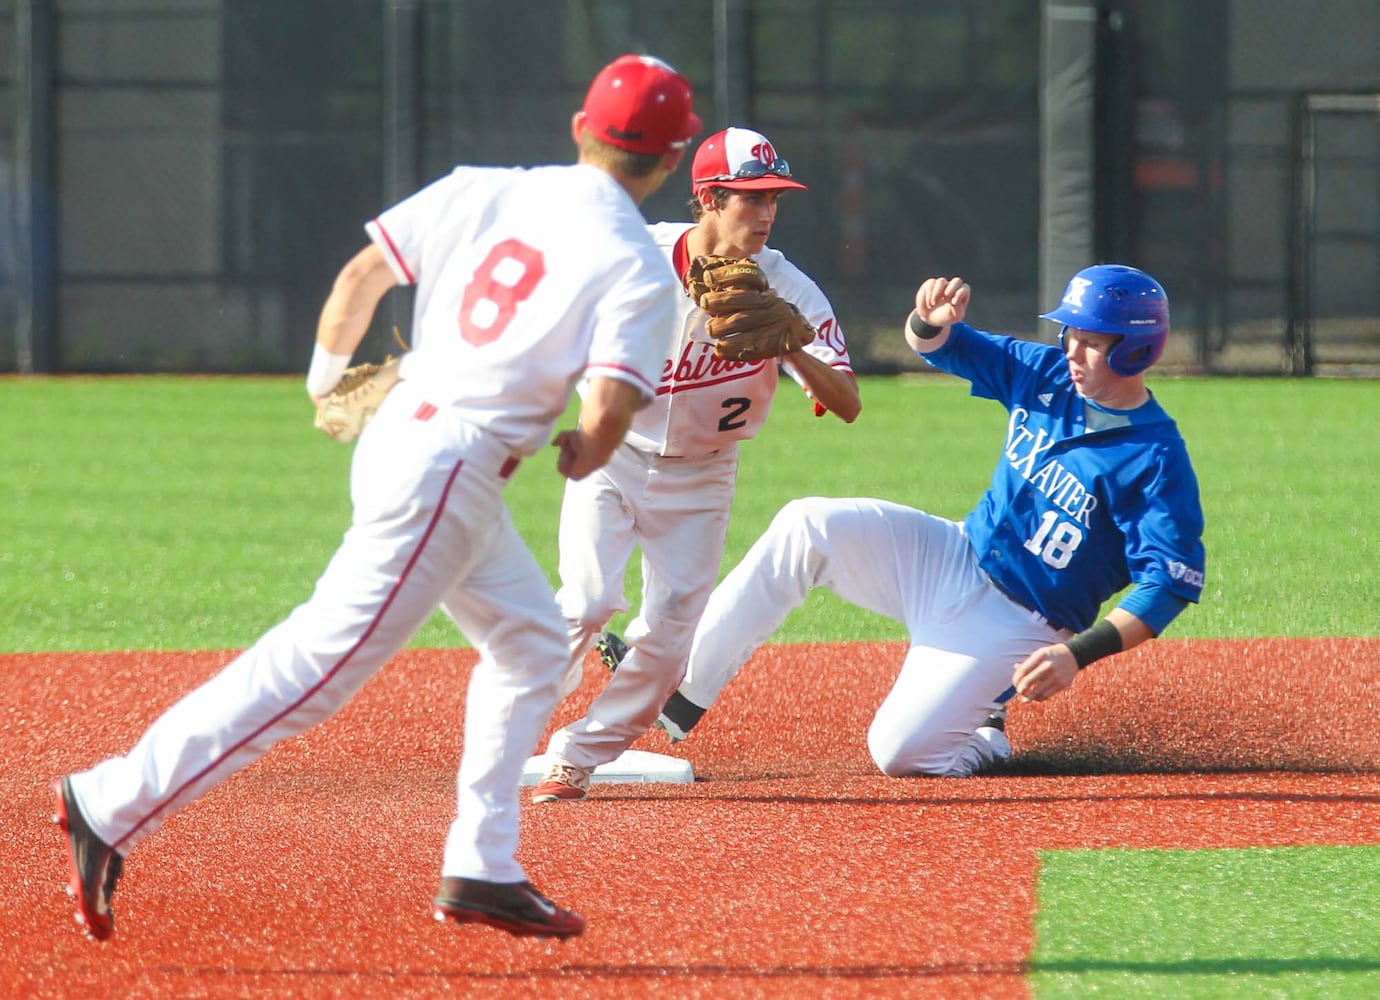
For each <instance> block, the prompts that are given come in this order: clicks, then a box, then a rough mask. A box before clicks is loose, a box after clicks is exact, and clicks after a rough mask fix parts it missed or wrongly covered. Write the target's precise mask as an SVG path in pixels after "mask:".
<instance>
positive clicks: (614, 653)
mask: <svg viewBox="0 0 1380 1000" xmlns="http://www.w3.org/2000/svg"><path fill="white" fill-rule="evenodd" d="M594 651H595V652H596V653H598V654H599V662H600V663H602V664H603V665H604V666H605V667H606V668H607V669H608V672H609V673H613V672H614V671H615V670H617V669H618V664H620V663H622V662H623V657H625V656H627V655H628V644H627V643H626V642H624V641H623V639H622V637H621V636H618V635H615V634H614V633H613V632H600V633H599V638H598V639H596V640H594Z"/></svg>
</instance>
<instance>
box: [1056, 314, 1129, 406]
mask: <svg viewBox="0 0 1380 1000" xmlns="http://www.w3.org/2000/svg"><path fill="white" fill-rule="evenodd" d="M1120 339H1121V338H1120V337H1118V336H1116V335H1115V334H1111V333H1089V332H1088V331H1087V330H1075V329H1074V328H1073V327H1069V328H1068V329H1067V330H1065V331H1064V357H1066V358H1068V362H1069V375H1070V377H1072V379H1073V384H1074V387H1075V388H1077V390H1078V394H1079V395H1080V396H1082V397H1083V398H1084V399H1091V400H1092V401H1093V402H1094V403H1098V402H1103V401H1105V400H1106V399H1107V398H1108V397H1109V396H1111V395H1114V394H1116V393H1118V392H1119V391H1120V389H1121V387H1122V385H1123V383H1124V381H1125V380H1124V379H1123V378H1122V377H1121V376H1120V375H1118V374H1117V373H1116V372H1114V371H1112V369H1111V368H1110V367H1109V366H1108V364H1107V355H1108V354H1110V353H1111V350H1112V348H1113V347H1115V346H1116V345H1117V341H1119V340H1120Z"/></svg>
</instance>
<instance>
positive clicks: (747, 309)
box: [685, 257, 815, 361]
mask: <svg viewBox="0 0 1380 1000" xmlns="http://www.w3.org/2000/svg"><path fill="white" fill-rule="evenodd" d="M685 284H686V287H687V288H688V289H689V292H690V297H691V298H692V299H694V301H695V304H696V305H697V306H699V307H700V308H701V309H703V310H704V311H705V312H706V313H708V314H709V322H708V323H707V324H706V327H707V329H708V331H709V336H710V337H712V338H713V340H714V354H715V356H716V357H720V358H724V359H725V360H728V361H762V360H765V359H766V358H777V357H780V356H781V355H783V354H791V353H793V352H795V351H798V350H800V349H801V348H802V347H804V346H805V345H806V344H808V343H810V342H811V341H813V340H814V339H815V329H814V327H812V326H811V325H810V324H809V323H808V322H806V320H805V317H804V316H802V315H801V314H800V310H799V309H797V308H796V307H795V306H793V305H792V304H791V303H789V302H787V301H786V300H785V299H783V298H781V296H779V295H777V294H776V292H774V291H772V290H771V288H770V287H768V284H767V278H766V275H765V274H763V273H762V269H761V267H759V266H758V264H757V262H756V261H755V260H753V259H752V258H751V257H741V258H734V257H696V258H695V259H694V260H693V261H692V262H691V264H690V268H689V270H688V271H687V272H686V276H685Z"/></svg>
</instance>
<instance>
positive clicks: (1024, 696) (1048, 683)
mask: <svg viewBox="0 0 1380 1000" xmlns="http://www.w3.org/2000/svg"><path fill="white" fill-rule="evenodd" d="M1077 676H1078V661H1077V660H1075V659H1074V658H1073V654H1072V653H1070V652H1069V648H1068V647H1067V646H1065V645H1064V644H1063V643H1062V642H1061V643H1057V644H1055V645H1053V646H1042V647H1041V648H1039V649H1037V650H1035V652H1033V653H1031V654H1030V655H1029V656H1027V657H1026V658H1025V659H1024V660H1022V661H1021V662H1020V663H1018V664H1016V671H1015V674H1014V675H1013V676H1012V679H1011V680H1012V683H1013V684H1014V685H1015V686H1016V694H1018V695H1019V696H1020V698H1021V700H1022V701H1044V700H1045V699H1046V698H1053V697H1054V696H1055V695H1056V694H1058V693H1059V692H1060V691H1062V690H1064V689H1065V688H1066V687H1068V686H1069V685H1070V684H1072V683H1073V681H1074V678H1076V677H1077Z"/></svg>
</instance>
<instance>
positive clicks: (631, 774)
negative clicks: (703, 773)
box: [522, 750, 695, 785]
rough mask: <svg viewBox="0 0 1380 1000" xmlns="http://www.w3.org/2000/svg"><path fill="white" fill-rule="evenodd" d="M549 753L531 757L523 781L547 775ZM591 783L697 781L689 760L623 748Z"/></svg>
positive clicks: (596, 772) (527, 782)
mask: <svg viewBox="0 0 1380 1000" xmlns="http://www.w3.org/2000/svg"><path fill="white" fill-rule="evenodd" d="M549 766H550V765H549V762H548V761H547V757H546V754H538V755H537V756H535V757H528V758H527V764H526V766H525V767H523V769H522V783H523V784H524V785H535V784H537V783H538V782H539V781H541V779H542V778H543V777H545V776H546V770H547V768H548V767H549ZM589 780H590V783H591V784H596V785H597V784H599V783H600V782H605V781H607V782H628V783H630V782H637V781H659V782H668V783H671V784H676V785H688V784H690V783H691V782H693V781H694V780H695V769H694V768H693V767H691V766H690V762H689V761H688V760H681V759H680V758H679V757H671V756H669V755H667V754H664V753H652V752H650V751H648V750H624V751H623V752H622V753H621V754H619V755H618V756H617V757H615V758H614V759H613V760H611V761H609V762H608V763H607V764H600V765H599V766H598V767H597V768H595V769H594V773H593V774H592V775H590V778H589Z"/></svg>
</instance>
